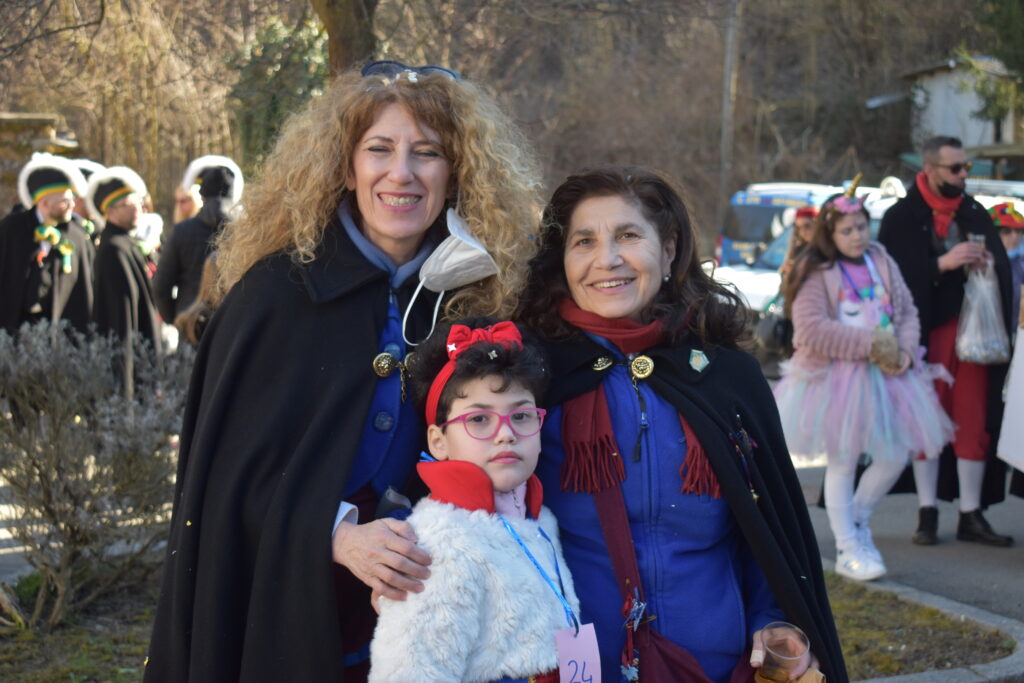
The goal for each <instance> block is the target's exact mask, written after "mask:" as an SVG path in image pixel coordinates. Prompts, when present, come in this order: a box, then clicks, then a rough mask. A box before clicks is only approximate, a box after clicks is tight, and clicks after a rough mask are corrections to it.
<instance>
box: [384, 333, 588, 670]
mask: <svg viewBox="0 0 1024 683" xmlns="http://www.w3.org/2000/svg"><path fill="white" fill-rule="evenodd" d="M409 373H410V379H411V382H412V385H413V388H414V390H415V391H416V393H417V394H418V395H419V397H421V399H422V400H424V402H425V404H426V405H425V412H426V418H427V424H428V425H429V426H428V428H427V444H428V447H429V449H430V453H431V455H432V456H433V457H429V456H426V455H424V461H423V462H420V464H419V465H418V466H417V471H418V472H419V475H420V477H421V478H422V479H423V481H424V482H425V483H426V484H427V486H428V487H429V488H430V496H429V497H428V498H424V499H423V500H421V501H420V502H419V503H418V504H417V505H416V506H415V508H414V509H413V511H412V514H411V515H410V516H409V518H408V521H409V523H410V524H411V525H412V526H413V528H414V529H415V532H416V535H417V537H418V539H419V540H418V543H419V545H420V546H421V547H422V548H424V549H425V550H426V551H427V552H429V553H430V555H431V558H432V562H431V565H430V572H431V575H430V578H428V579H427V580H426V581H424V589H423V592H421V593H412V592H410V593H409V594H408V597H407V598H406V599H405V600H404V601H393V600H389V599H388V598H381V599H380V619H379V620H378V622H377V628H376V631H375V632H374V637H373V642H372V643H371V645H370V659H371V666H370V681H496V680H503V681H505V680H520V679H523V680H525V679H527V678H528V679H529V680H530V681H558V655H557V652H556V648H555V637H554V632H555V631H558V630H560V629H565V628H568V627H572V626H575V624H576V623H578V622H577V621H576V615H577V614H578V613H579V603H578V600H577V599H576V594H575V592H574V590H573V583H572V578H571V577H570V576H569V570H568V568H567V567H566V564H565V559H564V558H563V557H562V549H561V545H560V544H559V541H558V525H557V522H556V521H555V518H554V516H553V515H552V514H551V512H550V511H548V509H547V508H544V507H541V498H542V492H541V486H540V482H539V481H538V480H537V477H536V476H534V475H533V470H534V467H535V466H536V464H537V458H538V456H539V455H540V428H541V425H542V424H543V422H544V414H545V411H544V410H543V409H541V408H538V407H537V402H536V397H537V396H539V395H540V394H541V393H542V392H543V390H544V388H545V386H546V384H547V376H548V375H547V372H546V370H545V367H544V361H543V357H542V355H541V353H540V352H539V351H538V350H537V349H536V348H535V347H533V346H530V345H524V343H523V340H522V337H521V335H520V332H519V330H518V328H516V326H515V325H514V324H513V323H511V322H507V321H506V322H497V321H496V320H494V319H477V320H474V321H469V323H468V325H461V324H455V325H452V326H451V327H450V328H449V329H448V330H443V329H442V330H440V331H439V332H438V333H435V334H434V335H432V336H431V338H430V341H428V342H427V343H426V344H425V345H424V346H423V348H421V349H419V350H417V352H416V354H415V356H414V360H412V361H411V363H410V368H409Z"/></svg>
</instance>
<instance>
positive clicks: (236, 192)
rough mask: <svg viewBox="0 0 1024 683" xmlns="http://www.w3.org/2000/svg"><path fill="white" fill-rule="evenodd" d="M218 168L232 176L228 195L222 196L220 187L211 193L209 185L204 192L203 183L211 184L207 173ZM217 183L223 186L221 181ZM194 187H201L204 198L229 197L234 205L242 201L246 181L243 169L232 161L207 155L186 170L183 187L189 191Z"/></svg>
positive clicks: (194, 161)
mask: <svg viewBox="0 0 1024 683" xmlns="http://www.w3.org/2000/svg"><path fill="white" fill-rule="evenodd" d="M218 168H223V169H226V170H227V171H228V173H230V174H231V176H232V178H231V179H230V181H229V185H230V188H229V191H228V194H227V195H223V194H222V191H221V190H222V188H220V187H218V189H217V190H216V191H213V192H210V190H209V184H208V185H207V191H206V192H204V191H203V185H202V184H203V181H204V180H206V181H207V183H209V180H210V178H209V176H208V175H207V172H208V171H213V170H215V169H218ZM217 183H218V185H223V183H222V182H221V180H218V181H217ZM192 185H199V194H200V195H201V196H203V197H208V196H211V195H220V196H227V197H229V198H230V199H231V203H232V204H237V203H238V202H239V201H241V199H242V190H243V189H245V179H244V178H243V177H242V169H240V168H239V167H238V164H236V163H235V162H234V161H232V160H231V159H229V158H227V157H225V156H220V155H218V154H207V155H206V156H201V157H199V158H198V159H195V160H193V161H192V163H190V164H189V165H188V168H186V169H185V175H184V177H183V178H182V179H181V186H182V187H184V188H185V189H186V190H187V189H188V188H190V187H191V186H192Z"/></svg>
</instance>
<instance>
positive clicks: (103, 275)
mask: <svg viewBox="0 0 1024 683" xmlns="http://www.w3.org/2000/svg"><path fill="white" fill-rule="evenodd" d="M145 194H146V183H145V182H143V180H142V178H140V177H139V175H138V174H137V173H135V171H133V170H131V169H130V168H126V167H124V166H112V167H110V168H108V169H105V170H103V171H98V172H96V173H93V174H92V176H91V177H90V178H89V189H88V192H87V193H86V199H87V201H88V206H89V211H90V213H91V214H92V215H93V216H96V217H97V218H98V219H100V220H101V221H103V226H104V227H103V230H102V232H101V233H100V243H99V246H98V247H97V248H96V302H95V305H94V306H93V319H94V320H95V322H96V330H97V332H99V333H100V334H113V335H115V336H116V337H117V338H118V339H119V340H120V341H121V343H122V344H123V348H124V356H123V363H122V367H123V370H124V373H123V375H122V377H123V379H124V382H125V387H126V388H127V389H130V387H131V386H132V371H133V366H134V354H135V353H136V351H137V350H138V346H139V343H140V342H141V341H142V340H145V341H146V342H148V344H149V348H150V350H151V351H152V352H154V353H159V352H160V346H161V336H160V316H159V314H158V313H157V311H156V305H155V304H154V303H153V292H152V290H151V289H150V280H149V271H148V266H147V261H146V257H145V256H144V255H143V253H142V251H141V250H140V248H139V245H138V243H136V241H135V239H134V238H133V236H132V231H133V229H134V228H135V227H136V226H137V225H138V223H139V217H140V216H141V215H142V197H143V196H145Z"/></svg>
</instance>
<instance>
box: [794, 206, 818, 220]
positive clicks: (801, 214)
mask: <svg viewBox="0 0 1024 683" xmlns="http://www.w3.org/2000/svg"><path fill="white" fill-rule="evenodd" d="M817 215H818V209H817V208H816V207H813V206H803V207H801V208H799V209H797V210H796V217H797V218H814V217H815V216H817Z"/></svg>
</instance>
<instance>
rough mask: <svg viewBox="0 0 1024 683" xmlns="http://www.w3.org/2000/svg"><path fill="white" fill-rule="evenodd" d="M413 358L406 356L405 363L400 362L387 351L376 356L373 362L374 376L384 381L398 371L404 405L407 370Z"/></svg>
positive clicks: (410, 355)
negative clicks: (410, 359) (407, 364)
mask: <svg viewBox="0 0 1024 683" xmlns="http://www.w3.org/2000/svg"><path fill="white" fill-rule="evenodd" d="M411 357H412V354H411V353H410V354H409V355H408V356H406V359H405V361H404V362H403V361H400V360H398V359H397V358H396V357H395V356H394V355H393V354H390V353H388V352H387V351H385V352H383V353H378V354H377V355H376V356H374V358H373V361H372V363H371V366H372V367H373V372H374V374H376V375H377V376H378V377H380V378H382V379H383V378H385V377H390V376H391V374H392V373H393V372H394V371H395V370H398V376H399V378H400V380H401V382H402V402H403V403H405V398H406V392H405V369H406V363H408V362H409V358H411Z"/></svg>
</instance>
